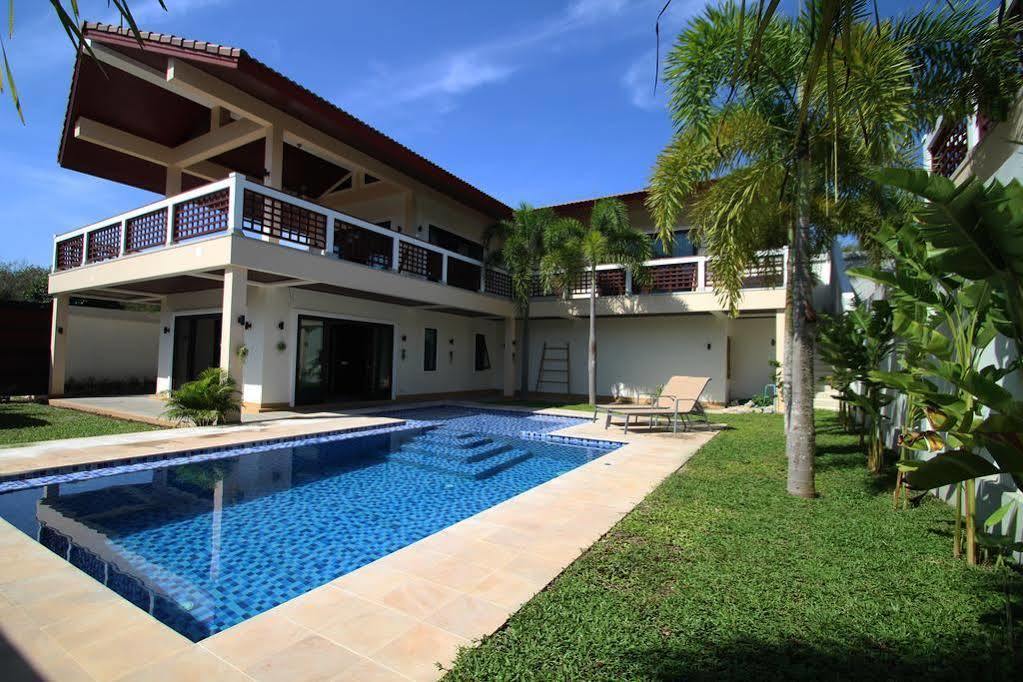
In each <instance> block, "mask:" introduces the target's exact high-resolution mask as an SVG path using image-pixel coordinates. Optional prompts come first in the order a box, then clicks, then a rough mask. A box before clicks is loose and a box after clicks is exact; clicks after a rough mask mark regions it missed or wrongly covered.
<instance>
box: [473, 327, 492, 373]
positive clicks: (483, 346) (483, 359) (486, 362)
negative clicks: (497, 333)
mask: <svg viewBox="0 0 1023 682" xmlns="http://www.w3.org/2000/svg"><path fill="white" fill-rule="evenodd" d="M485 369H490V353H488V352H487V337H486V336H484V335H483V334H477V335H476V371H477V372H482V371H483V370H485Z"/></svg>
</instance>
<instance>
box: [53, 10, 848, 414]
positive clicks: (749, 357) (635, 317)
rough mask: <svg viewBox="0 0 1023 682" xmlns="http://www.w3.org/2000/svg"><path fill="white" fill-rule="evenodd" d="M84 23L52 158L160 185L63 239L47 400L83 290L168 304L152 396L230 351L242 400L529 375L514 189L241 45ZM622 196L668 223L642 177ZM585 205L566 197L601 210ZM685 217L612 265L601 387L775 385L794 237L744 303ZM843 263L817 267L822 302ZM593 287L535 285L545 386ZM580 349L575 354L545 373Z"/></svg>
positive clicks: (502, 381)
mask: <svg viewBox="0 0 1023 682" xmlns="http://www.w3.org/2000/svg"><path fill="white" fill-rule="evenodd" d="M84 35H85V37H86V39H87V40H88V41H89V44H90V46H91V48H92V51H93V52H94V53H95V55H96V57H97V58H98V62H99V63H97V62H96V61H94V60H93V59H92V58H91V57H89V56H86V55H84V54H83V55H80V56H79V58H78V60H77V63H76V64H75V69H74V74H73V79H72V83H71V92H70V97H69V100H68V108H67V115H66V120H65V123H64V131H63V136H62V138H61V143H60V151H59V162H60V164H61V166H63V167H65V168H69V169H73V170H77V171H80V172H83V173H88V174H90V175H94V176H98V177H102V178H107V179H109V180H112V181H114V182H120V183H125V184H128V185H132V186H134V187H138V188H142V189H146V190H149V191H152V192H154V193H155V194H157V195H161V196H163V197H164V198H162V199H160V200H158V201H155V202H153V203H152V204H149V205H147V206H144V207H142V208H139V209H136V210H132V211H128V212H125V213H122V214H120V215H116V216H113V217H111V218H109V219H106V220H101V221H99V222H97V223H95V224H93V225H89V226H87V227H84V228H81V229H77V230H74V231H72V232H68V233H65V234H61V235H58V236H57V237H55V244H54V261H53V273H52V275H51V277H50V291H51V293H52V294H53V295H54V297H55V298H54V316H53V329H52V349H51V350H52V365H51V386H50V393H51V395H52V396H60V395H61V394H62V393H63V392H64V383H65V379H66V357H67V350H68V344H69V343H73V344H88V343H89V339H87V338H84V337H83V336H82V335H76V334H74V331H73V330H72V329H70V328H69V324H70V322H69V314H68V300H69V297H71V296H81V297H87V298H91V299H108V300H113V301H119V302H125V303H127V302H135V303H147V304H155V305H158V306H159V308H160V311H161V313H160V325H159V335H160V338H159V353H158V361H157V365H158V366H157V367H154V368H153V371H154V373H155V375H156V377H157V391H158V392H159V391H165V390H168V389H171V388H174V387H176V386H179V385H180V384H181V383H183V382H185V381H188V380H190V379H192V378H194V377H195V376H196V375H197V374H198V373H199V372H200V371H201V370H202V369H204V368H206V367H210V366H217V365H219V366H222V367H224V368H226V369H227V370H228V372H229V373H230V375H231V376H232V377H233V378H234V379H235V380H236V381H237V382H238V385H239V386H241V387H242V391H243V398H244V403H245V408H246V409H248V410H260V409H268V408H272V407H280V406H289V405H301V404H315V403H328V402H340V401H361V400H387V399H397V398H406V397H409V396H430V397H439V396H446V395H455V394H458V395H465V394H476V393H478V394H484V393H494V394H498V393H499V392H500V393H503V394H504V395H510V394H511V393H512V392H513V391H514V390H515V388H516V382H517V372H516V362H517V359H518V358H517V356H518V352H519V349H518V348H517V343H516V341H517V338H518V337H517V334H516V325H517V320H516V316H517V312H516V307H515V305H514V304H513V302H512V300H511V298H510V287H509V280H508V276H507V274H506V273H504V272H502V271H501V270H499V269H496V268H487V267H484V264H483V259H484V253H483V247H482V246H481V236H482V233H483V231H484V230H485V228H486V227H487V226H488V225H490V224H492V223H494V222H495V221H498V220H500V219H503V218H506V217H507V216H509V215H510V213H511V209H510V208H509V207H508V206H506V205H505V204H503V203H502V202H500V201H498V200H497V199H495V198H493V197H491V196H489V195H488V194H486V193H485V192H483V191H481V190H479V189H477V188H475V187H473V186H471V185H470V184H468V183H467V182H465V181H463V180H461V179H459V178H457V177H455V176H454V175H452V174H451V173H449V172H448V171H446V170H444V169H442V168H440V167H438V166H437V165H435V164H433V163H432V162H430V161H429V160H428V159H425V158H423V157H422V156H419V155H417V154H416V153H414V152H413V151H411V150H410V149H408V148H406V147H404V146H402V145H401V144H400V143H398V142H396V141H394V140H393V139H391V138H389V137H387V136H386V135H384V134H383V133H381V132H379V131H377V130H375V129H373V128H372V127H370V126H368V125H366V124H365V123H363V122H362V121H359V120H358V119H356V118H355V117H353V116H352V115H350V114H348V113H346V112H345V111H343V110H341V109H339V108H338V107H336V106H334V105H333V104H331V103H329V102H328V101H326V100H324V99H322V98H320V97H318V96H317V95H315V94H314V93H312V92H310V91H308V90H306V89H304V88H303V87H301V86H300V85H298V84H297V83H295V82H294V81H292V80H290V79H289V78H287V77H285V76H284V75H282V74H280V73H278V72H277V71H275V70H273V69H271V68H269V67H268V66H266V65H265V64H263V63H261V62H259V61H258V60H256V59H255V58H253V57H252V56H250V55H249V54H248V53H247V52H245V51H244V50H240V49H236V48H230V47H224V46H220V45H213V44H210V43H204V42H199V41H193V40H186V39H181V38H177V37H173V36H168V35H161V34H154V33H144V34H143V39H142V41H141V44H140V43H139V41H137V40H136V39H135V37H133V36H132V35H130V34H129V33H128V32H126V31H125V30H123V29H120V28H117V27H114V26H107V25H103V24H94V23H88V24H86V25H85V27H84ZM622 198H623V199H624V200H625V201H626V202H627V203H628V204H629V206H630V210H631V212H632V219H633V222H634V225H636V226H637V227H640V228H642V229H645V230H647V231H648V232H650V233H653V231H654V230H653V226H652V223H651V220H650V218H649V216H648V214H647V213H646V211H645V209H644V208H643V204H642V200H643V194H642V193H634V194H628V195H623V196H622ZM591 203H592V202H578V203H575V204H566V205H563V206H558V207H556V208H557V210H558V211H559V212H562V213H564V214H566V215H569V214H570V215H576V216H577V217H580V218H583V219H586V218H587V217H588V209H589V206H590V205H591ZM685 229H686V228H685V226H684V225H680V226H679V235H678V237H679V238H678V239H676V242H675V245H674V247H673V249H672V251H671V252H670V253H665V252H664V251H663V249H661V251H660V253H658V254H657V257H656V258H655V259H654V260H652V261H651V262H650V263H649V266H650V272H651V277H650V280H649V281H648V283H647V284H646V285H645V287H643V288H642V289H640V288H639V287H633V286H632V282H631V278H630V276H629V273H627V272H625V271H624V270H623V269H622V268H621V267H618V266H615V265H614V264H608V265H607V266H604V267H602V268H601V270H600V273H599V276H598V278H597V282H596V286H597V290H598V295H599V305H598V315H599V321H598V339H599V348H600V355H599V358H598V367H599V369H598V391H599V392H600V393H601V394H603V395H611V394H630V393H634V392H636V391H642V390H650V389H652V388H654V387H655V386H657V385H658V384H659V383H661V382H662V381H663V379H664V377H666V376H668V375H670V374H700V375H706V376H710V377H711V379H712V381H711V384H710V388H709V394H708V395H707V398H708V399H709V400H710V401H711V402H719V403H723V402H726V401H728V400H729V399H733V398H737V397H749V396H752V395H754V394H756V393H759V392H760V391H762V390H763V388H764V386H765V385H766V384H769V383H771V381H772V377H773V374H774V368H773V367H772V366H771V362H772V361H775V360H779V361H780V360H781V358H782V357H783V356H782V338H783V334H782V330H783V329H784V304H785V300H784V288H783V284H784V263H785V258H786V255H785V252H784V251H778V252H777V253H773V254H767V255H765V258H764V265H763V267H762V268H761V269H760V270H759V271H757V272H752V273H750V276H749V279H748V289H747V290H746V291H745V294H744V296H743V300H742V303H741V305H740V315H739V317H737V318H731V317H729V316H728V315H726V313H725V310H724V308H723V306H722V305H721V303H720V301H719V300H718V297H717V295H716V293H715V291H714V288H713V268H712V265H711V264H709V263H708V261H707V259H706V257H705V256H704V255H702V254H701V253H699V252H698V251H697V250H695V249H693V248H692V245H691V244H690V243H689V241H688V240H687V239H686V237H685ZM832 270H833V265H832V262H831V261H830V260H826V261H825V262H822V263H821V264H820V266H819V268H818V274H819V275H820V280H821V287H820V288H819V291H818V295H819V301H818V303H819V305H820V306H821V307H822V308H829V307H831V306H832V305H833V300H834V298H835V296H834V294H833V292H832V291H831V288H830V287H829V283H830V282H831V281H832V280H833V277H832ZM589 286H590V285H589V283H587V282H581V283H580V284H578V285H577V286H576V287H575V289H574V290H573V292H571V293H570V294H569V295H567V296H562V297H544V296H542V295H541V294H542V292H540V291H538V292H537V300H535V301H534V302H533V303H532V306H531V308H532V312H531V330H532V333H531V334H530V337H531V341H530V348H529V349H528V352H529V353H530V358H531V362H530V368H531V377H530V383H531V385H530V387H529V388H530V389H531V390H533V389H538V390H540V391H548V392H553V393H584V392H585V391H584V386H585V377H586V370H585V354H586V340H585V330H586V324H585V320H584V316H585V315H586V314H587V310H588V308H587V306H586V305H585V303H586V301H585V298H586V296H587V294H588V291H589ZM532 318H535V319H532ZM545 346H546V347H547V348H548V351H547V353H548V355H549V357H548V358H547V359H546V360H545V359H544V358H543V356H544V348H545ZM565 346H567V347H568V351H567V352H566V354H568V355H569V357H570V360H569V362H568V363H565V364H567V367H565V369H566V370H568V371H564V372H552V371H550V370H551V369H552V368H553V367H554V365H555V364H556V361H555V360H554V359H553V357H552V356H551V355H550V354H551V353H552V351H551V350H550V349H552V348H556V347H559V348H560V347H565ZM95 352H97V353H102V352H103V349H102V348H96V349H95ZM541 367H544V368H545V369H546V370H548V371H547V373H546V375H545V376H540V374H539V371H540V369H541ZM538 380H539V381H538ZM552 380H553V381H552ZM532 384H535V385H532Z"/></svg>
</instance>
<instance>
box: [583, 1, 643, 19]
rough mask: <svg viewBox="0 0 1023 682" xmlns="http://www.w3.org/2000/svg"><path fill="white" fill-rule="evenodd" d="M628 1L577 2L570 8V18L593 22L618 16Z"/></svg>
mask: <svg viewBox="0 0 1023 682" xmlns="http://www.w3.org/2000/svg"><path fill="white" fill-rule="evenodd" d="M628 4H629V3H628V0H575V2H573V3H572V4H571V5H569V7H568V16H570V17H573V18H576V19H583V20H586V21H591V20H594V19H601V18H604V17H607V16H612V15H615V14H618V13H619V12H621V11H622V10H623V9H625V6H626V5H628Z"/></svg>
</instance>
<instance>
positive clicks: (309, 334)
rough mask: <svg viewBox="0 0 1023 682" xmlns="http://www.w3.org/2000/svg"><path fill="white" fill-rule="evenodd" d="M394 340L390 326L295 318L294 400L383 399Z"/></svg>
mask: <svg viewBox="0 0 1023 682" xmlns="http://www.w3.org/2000/svg"><path fill="white" fill-rule="evenodd" d="M393 343H394V328H393V327H391V326H390V325H386V324H373V323H370V322H355V321H352V320H335V319H329V318H322V317H311V316H306V315H301V316H299V318H298V357H297V361H296V364H297V366H296V369H295V372H296V374H295V403H296V404H297V405H309V404H314V403H328V402H351V401H358V400H388V399H389V398H390V397H391V365H392V357H393V356H392V353H393Z"/></svg>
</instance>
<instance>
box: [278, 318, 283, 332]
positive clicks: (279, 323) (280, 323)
mask: <svg viewBox="0 0 1023 682" xmlns="http://www.w3.org/2000/svg"><path fill="white" fill-rule="evenodd" d="M277 328H278V329H280V330H281V331H284V320H281V321H280V322H278V323H277Z"/></svg>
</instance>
